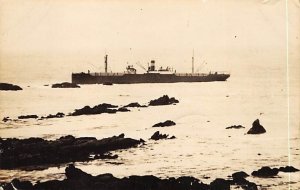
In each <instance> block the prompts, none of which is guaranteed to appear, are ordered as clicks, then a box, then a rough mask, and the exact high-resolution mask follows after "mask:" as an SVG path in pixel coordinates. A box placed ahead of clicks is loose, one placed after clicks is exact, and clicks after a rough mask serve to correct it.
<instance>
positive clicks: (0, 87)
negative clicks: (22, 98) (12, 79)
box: [0, 83, 23, 91]
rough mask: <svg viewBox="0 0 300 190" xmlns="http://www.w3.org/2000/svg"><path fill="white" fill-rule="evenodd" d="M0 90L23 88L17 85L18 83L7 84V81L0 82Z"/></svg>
mask: <svg viewBox="0 0 300 190" xmlns="http://www.w3.org/2000/svg"><path fill="white" fill-rule="evenodd" d="M0 90H5V91H7V90H13V91H16V90H23V89H22V88H21V87H19V86H18V85H13V84H9V83H0Z"/></svg>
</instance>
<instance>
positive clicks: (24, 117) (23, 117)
mask: <svg viewBox="0 0 300 190" xmlns="http://www.w3.org/2000/svg"><path fill="white" fill-rule="evenodd" d="M37 118H39V117H38V116H37V115H21V116H19V117H18V119H37Z"/></svg>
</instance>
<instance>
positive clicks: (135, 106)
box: [124, 102, 147, 108]
mask: <svg viewBox="0 0 300 190" xmlns="http://www.w3.org/2000/svg"><path fill="white" fill-rule="evenodd" d="M124 107H125V108H129V107H130V108H140V107H147V106H144V105H143V106H142V105H140V104H139V103H137V102H133V103H130V104H127V105H126V106H124Z"/></svg>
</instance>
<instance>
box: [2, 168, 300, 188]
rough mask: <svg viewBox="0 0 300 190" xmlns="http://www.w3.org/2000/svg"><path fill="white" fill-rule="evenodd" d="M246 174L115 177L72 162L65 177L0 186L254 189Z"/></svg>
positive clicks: (17, 181)
mask: <svg viewBox="0 0 300 190" xmlns="http://www.w3.org/2000/svg"><path fill="white" fill-rule="evenodd" d="M263 168H264V167H263ZM265 168H266V167H265ZM260 170H261V169H260ZM279 170H280V171H282V172H296V171H299V170H297V169H296V168H293V167H289V166H287V167H281V168H280V169H279ZM248 176H249V175H248V174H247V173H245V172H243V171H241V172H235V173H233V174H232V175H231V176H230V177H229V179H222V178H216V179H214V180H213V181H212V182H211V183H209V184H205V183H203V182H201V181H200V180H199V179H197V178H194V177H192V176H182V177H178V178H173V177H171V178H167V179H161V178H158V177H156V176H153V175H145V176H135V175H133V176H129V177H124V178H117V177H114V176H113V175H112V174H110V173H106V174H100V175H97V176H92V175H91V174H88V173H86V172H84V171H82V170H80V169H79V168H76V167H75V166H74V165H73V164H69V165H68V166H67V167H66V168H65V179H63V180H49V181H44V182H37V183H35V184H33V183H32V182H30V181H20V180H19V179H13V180H12V181H11V182H10V183H2V184H1V187H2V189H3V190H12V189H22V190H31V189H32V190H52V189H57V190H60V189H64V190H69V189H70V190H71V189H72V190H76V189H78V190H79V189H80V190H82V189H86V190H94V189H97V190H168V189H171V190H196V189H197V190H230V189H231V188H232V187H235V188H241V189H245V190H257V189H258V187H259V186H260V185H257V184H255V183H253V182H250V181H248V180H247V179H246V178H247V177H248ZM264 177H265V176H264Z"/></svg>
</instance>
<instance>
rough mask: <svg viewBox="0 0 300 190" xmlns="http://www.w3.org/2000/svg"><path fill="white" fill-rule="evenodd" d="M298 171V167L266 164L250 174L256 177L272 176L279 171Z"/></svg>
mask: <svg viewBox="0 0 300 190" xmlns="http://www.w3.org/2000/svg"><path fill="white" fill-rule="evenodd" d="M298 171H299V169H297V168H294V167H293V166H285V167H280V168H270V167H268V166H264V167H262V168H260V169H259V170H257V171H253V172H252V173H251V175H253V176H256V177H274V176H276V175H277V174H278V173H279V172H286V173H290V172H298Z"/></svg>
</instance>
